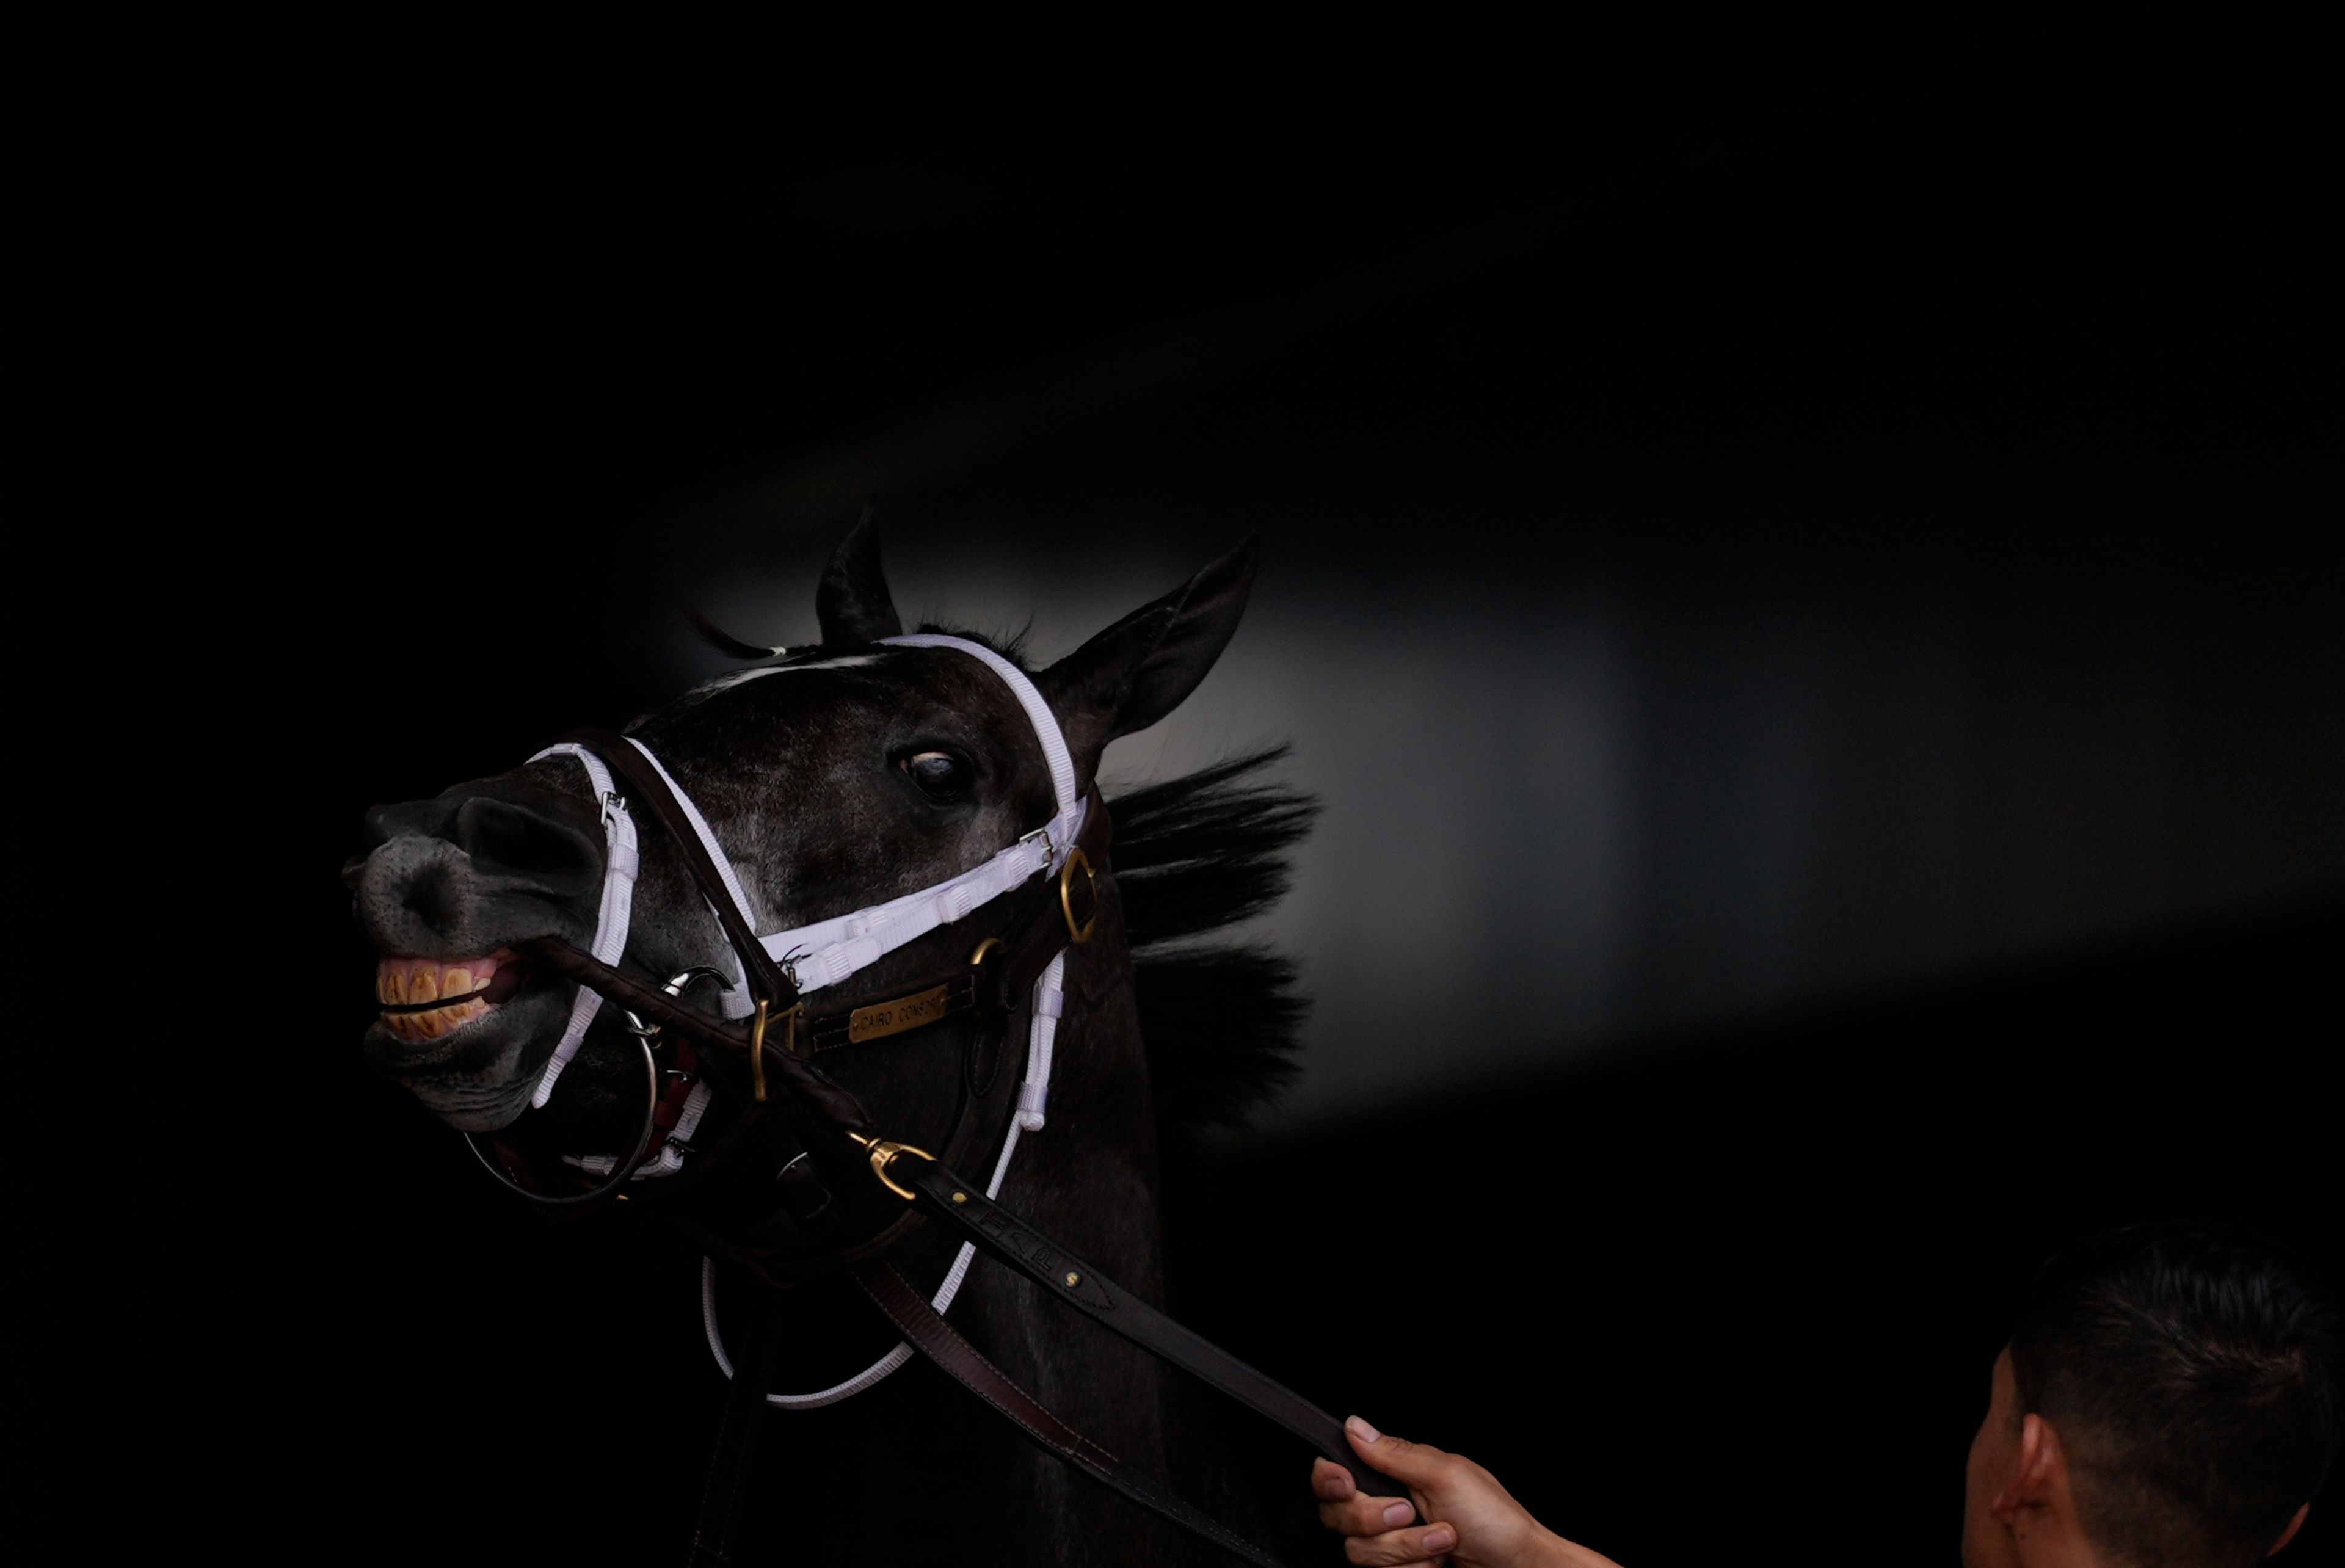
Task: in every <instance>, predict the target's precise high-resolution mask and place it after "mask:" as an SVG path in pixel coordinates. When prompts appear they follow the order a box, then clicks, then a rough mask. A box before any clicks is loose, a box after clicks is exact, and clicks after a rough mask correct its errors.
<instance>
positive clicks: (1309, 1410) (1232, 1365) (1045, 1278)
mask: <svg viewBox="0 0 2345 1568" xmlns="http://www.w3.org/2000/svg"><path fill="white" fill-rule="evenodd" d="M880 1168H881V1169H882V1173H883V1175H884V1177H885V1179H887V1180H888V1181H889V1182H890V1183H891V1184H893V1185H895V1186H897V1187H898V1189H900V1190H908V1191H909V1192H910V1193H912V1195H913V1199H912V1201H913V1203H914V1204H915V1205H916V1206H917V1207H918V1208H919V1209H920V1211H921V1212H922V1213H924V1214H926V1215H928V1216H929V1219H932V1220H935V1221H937V1222H939V1223H940V1224H942V1225H943V1226H944V1227H945V1228H946V1229H948V1230H950V1231H953V1232H955V1233H957V1234H959V1236H960V1237H961V1238H963V1239H966V1240H969V1241H974V1242H976V1243H977V1245H978V1246H979V1247H980V1249H982V1250H983V1251H984V1252H985V1253H986V1254H987V1256H989V1257H991V1258H994V1259H999V1260H1000V1261H1001V1262H1003V1263H1006V1264H1008V1265H1009V1266H1010V1268H1011V1269H1013V1270H1017V1271H1018V1272H1019V1273H1020V1274H1023V1275H1025V1276H1026V1278H1028V1279H1029V1280H1033V1281H1034V1282H1035V1283H1036V1284H1038V1285H1040V1286H1041V1288H1042V1293H1043V1294H1044V1295H1046V1296H1051V1297H1054V1298H1056V1299H1057V1300H1061V1301H1062V1302H1064V1303H1066V1304H1067V1305H1068V1306H1070V1307H1072V1308H1073V1309H1074V1310H1076V1311H1078V1312H1081V1313H1082V1314H1083V1316H1085V1317H1087V1318H1089V1319H1091V1321H1093V1322H1095V1323H1098V1324H1101V1326H1103V1327H1105V1328H1107V1329H1109V1330H1112V1331H1113V1332H1115V1333H1117V1334H1119V1335H1121V1336H1122V1337H1123V1338H1124V1339H1127V1340H1131V1341H1132V1343H1133V1344H1135V1345H1138V1346H1139V1347H1140V1348H1141V1349H1142V1350H1143V1351H1147V1352H1148V1353H1149V1354H1150V1355H1152V1356H1154V1357H1155V1358H1156V1359H1157V1360H1159V1361H1164V1362H1167V1363H1169V1364H1170V1365H1173V1366H1176V1367H1178V1368H1180V1369H1181V1370H1182V1371H1184V1372H1187V1373H1189V1374H1190V1375H1191V1376H1193V1377H1194V1378H1196V1379H1197V1380H1198V1381H1201V1382H1203V1383H1206V1384H1208V1385H1210V1386H1211V1387H1213V1388H1215V1389H1218V1390H1220V1391H1222V1392H1223V1393H1224V1394H1227V1395H1228V1396H1229V1397H1230V1398H1232V1399H1233V1400H1235V1401H1238V1402H1239V1403H1240V1404H1242V1405H1244V1406H1245V1407H1246V1408H1247V1409H1248V1410H1251V1411H1254V1413H1255V1414H1257V1415H1260V1416H1263V1417H1265V1418H1266V1419H1268V1420H1270V1421H1275V1422H1277V1423H1278V1424H1279V1425H1280V1426H1283V1427H1284V1428H1285V1429H1286V1430H1287V1431H1291V1432H1293V1433H1294V1435H1295V1436H1297V1437H1299V1438H1301V1439H1302V1440H1303V1441H1304V1442H1307V1443H1309V1444H1310V1445H1311V1446H1312V1447H1313V1448H1315V1449H1316V1450H1317V1451H1318V1452H1320V1453H1321V1454H1322V1455H1324V1456H1325V1458H1327V1459H1330V1460H1332V1461H1334V1462H1335V1463H1337V1464H1340V1465H1342V1466H1343V1467H1344V1468H1345V1470H1348V1471H1350V1472H1352V1477H1353V1480H1354V1481H1355V1482H1356V1483H1357V1485H1358V1486H1359V1489H1360V1490H1361V1491H1362V1492H1368V1493H1370V1494H1372V1495H1376V1496H1397V1495H1399V1494H1400V1493H1401V1492H1402V1487H1401V1486H1400V1483H1398V1482H1394V1481H1392V1480H1389V1479H1387V1478H1386V1477H1385V1476H1382V1475H1379V1474H1377V1473H1376V1472H1375V1471H1372V1470H1370V1469H1368V1468H1367V1467H1366V1466H1365V1465H1364V1464H1362V1463H1361V1462H1360V1461H1359V1458H1358V1456H1356V1455H1355V1454H1354V1453H1353V1452H1352V1448H1351V1444H1350V1443H1349V1442H1347V1441H1346V1440H1345V1436H1344V1423H1343V1422H1341V1421H1337V1420H1336V1419H1335V1417H1334V1416H1332V1415H1329V1414H1328V1413H1327V1412H1326V1411H1323V1410H1321V1409H1320V1408H1319V1407H1318V1406H1317V1405H1315V1404H1313V1403H1312V1402H1311V1401H1309V1400H1306V1399H1304V1397H1303V1396H1302V1395H1300V1394H1298V1393H1296V1392H1295V1391H1294V1390H1292V1389H1290V1388H1288V1387H1286V1386H1285V1385H1284V1384H1283V1383H1281V1382H1279V1381H1276V1380H1275V1379H1273V1378H1269V1377H1265V1376H1264V1374H1263V1373H1261V1372H1259V1371H1255V1370H1254V1368H1252V1367H1250V1366H1248V1365H1246V1363H1245V1362H1244V1361H1240V1360H1238V1359H1237V1358H1236V1357H1235V1356H1233V1355H1231V1354H1230V1353H1229V1352H1228V1351H1224V1350H1223V1349H1222V1348H1221V1347H1220V1346H1219V1345H1216V1344H1214V1343H1213V1341H1212V1340H1208V1339H1205V1338H1204V1337H1203V1335H1201V1334H1199V1333H1197V1332H1196V1331H1195V1330H1192V1329H1189V1328H1186V1327H1184V1326H1183V1325H1182V1324H1181V1323H1179V1322H1176V1321H1175V1320H1173V1319H1172V1318H1169V1317H1167V1316H1166V1315H1165V1314H1164V1313H1162V1312H1161V1311H1159V1310H1156V1309H1155V1308H1154V1307H1152V1306H1151V1305H1149V1304H1148V1303H1147V1302H1146V1301H1143V1300H1141V1299H1140V1298H1139V1297H1137V1296H1135V1295H1133V1294H1132V1292H1131V1291H1129V1290H1125V1289H1124V1288H1123V1287H1122V1286H1121V1285H1119V1284H1117V1283H1116V1282H1115V1281H1114V1280H1111V1279H1109V1278H1108V1277H1107V1276H1106V1275H1105V1274H1103V1273H1101V1272H1100V1270H1097V1269H1095V1268H1093V1267H1092V1266H1091V1265H1090V1264H1089V1263H1086V1262H1084V1261H1083V1260H1082V1259H1080V1258H1078V1257H1076V1256H1075V1255H1074V1254H1073V1253H1071V1252H1070V1251H1068V1250H1067V1249H1065V1248H1063V1247H1061V1246H1060V1245H1059V1244H1058V1243H1057V1242H1055V1241H1053V1240H1051V1239H1050V1238H1049V1237H1047V1236H1045V1235H1043V1234H1042V1233H1041V1231H1039V1230H1037V1229H1034V1228H1033V1227H1032V1226H1030V1225H1029V1224H1027V1223H1026V1222H1025V1221H1024V1220H1022V1219H1019V1218H1018V1216H1016V1215H1015V1214H1012V1213H1010V1210H1008V1209H1004V1208H1002V1207H1001V1206H1000V1204H998V1203H995V1202H994V1201H993V1200H992V1199H989V1198H987V1197H986V1195H985V1189H984V1188H982V1187H980V1186H978V1185H976V1184H975V1183H973V1182H971V1181H970V1180H969V1179H968V1178H967V1177H964V1176H961V1175H960V1174H959V1173H958V1172H956V1171H954V1170H953V1169H952V1168H951V1167H949V1166H948V1165H947V1164H945V1162H944V1161H942V1160H940V1159H921V1158H918V1156H917V1155H914V1154H912V1153H911V1152H910V1151H909V1150H908V1151H906V1152H905V1153H904V1154H902V1155H898V1156H896V1157H894V1158H889V1159H888V1160H886V1161H885V1162H884V1163H882V1164H881V1166H880Z"/></svg>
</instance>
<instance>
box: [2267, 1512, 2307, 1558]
mask: <svg viewBox="0 0 2345 1568" xmlns="http://www.w3.org/2000/svg"><path fill="white" fill-rule="evenodd" d="M2309 1512H2312V1504H2310V1503H2309V1502H2299V1503H2298V1504H2297V1505H2296V1517H2295V1518H2293V1519H2291V1520H2289V1522H2288V1528H2287V1529H2285V1530H2283V1531H2281V1532H2280V1533H2279V1540H2277V1541H2275V1542H2273V1543H2271V1552H2267V1553H2264V1555H2265V1556H2267V1557H2269V1556H2270V1555H2271V1554H2272V1552H2278V1551H2279V1549H2280V1548H2281V1547H2283V1546H2285V1545H2287V1544H2288V1543H2289V1542H2291V1541H2293V1540H2295V1539H2296V1533H2297V1532H2298V1531H2299V1530H2301V1529H2303V1528H2304V1516H2305V1515H2306V1514H2308V1513H2309Z"/></svg>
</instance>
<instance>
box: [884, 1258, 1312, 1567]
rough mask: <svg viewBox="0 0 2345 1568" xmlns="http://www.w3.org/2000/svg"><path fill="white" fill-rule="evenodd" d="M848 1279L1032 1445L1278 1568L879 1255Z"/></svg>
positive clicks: (1234, 1551)
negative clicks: (1075, 1419)
mask: <svg viewBox="0 0 2345 1568" xmlns="http://www.w3.org/2000/svg"><path fill="white" fill-rule="evenodd" d="M855 1282H856V1283H857V1284H858V1285H860V1286H862V1287H863V1291H864V1294H866V1295H868V1296H869V1297H870V1298H871V1300H873V1301H874V1302H875V1303H876V1304H877V1305H878V1308H879V1310H881V1311H883V1312H885V1313H887V1314H888V1320H890V1321H891V1322H893V1323H894V1324H895V1325H896V1327H897V1328H898V1330H900V1331H901V1332H902V1333H903V1336H904V1339H905V1341H906V1342H907V1343H909V1345H911V1346H912V1348H913V1349H915V1350H917V1351H919V1352H920V1354H922V1355H924V1356H926V1357H927V1358H928V1359H929V1361H933V1362H935V1363H936V1364H937V1366H938V1367H939V1368H940V1369H942V1370H943V1371H945V1373H946V1374H947V1375H949V1377H951V1378H952V1380H953V1381H955V1382H958V1383H959V1384H960V1386H961V1387H963V1388H965V1389H967V1390H969V1392H971V1393H973V1394H975V1395H976V1396H977V1397H978V1398H980V1399H981V1400H983V1401H985V1402H986V1403H987V1404H989V1405H990V1406H992V1407H993V1409H994V1411H996V1412H997V1413H999V1414H1000V1415H1001V1416H1002V1417H1003V1418H1004V1419H1006V1420H1008V1421H1010V1424H1011V1425H1013V1426H1015V1427H1017V1428H1018V1430H1019V1431H1022V1432H1024V1433H1025V1434H1026V1436H1027V1437H1028V1438H1029V1439H1030V1441H1032V1442H1034V1443H1035V1444H1037V1445H1038V1446H1040V1447H1041V1448H1043V1449H1045V1450H1047V1451H1049V1452H1051V1453H1053V1454H1056V1455H1057V1456H1058V1457H1059V1458H1061V1459H1063V1460H1065V1461H1067V1462H1069V1463H1071V1464H1072V1465H1073V1466H1074V1467H1075V1469H1077V1470H1078V1471H1081V1472H1082V1473H1083V1474H1085V1475H1088V1476H1090V1477H1091V1479H1092V1480H1093V1481H1096V1482H1101V1484H1102V1485H1105V1486H1108V1487H1112V1489H1114V1490H1115V1491H1116V1492H1121V1493H1122V1494H1123V1495H1124V1496H1125V1497H1128V1498H1130V1499H1131V1500H1132V1502H1137V1503H1138V1504H1140V1505H1141V1506H1142V1508H1145V1509H1147V1510H1148V1511H1149V1512H1152V1513H1154V1514H1157V1515H1159V1516H1160V1517H1162V1518H1164V1519H1167V1520H1170V1521H1171V1522H1173V1523H1174V1524H1177V1525H1179V1526H1180V1527H1181V1528H1182V1529H1183V1530H1186V1531H1188V1532H1189V1533H1191V1534H1193V1535H1194V1536H1197V1537H1198V1538H1199V1539H1200V1540H1203V1541H1207V1542H1210V1543H1213V1545H1215V1546H1218V1547H1220V1548H1221V1549H1222V1550H1223V1551H1224V1552H1226V1553H1229V1554H1230V1555H1231V1556H1233V1557H1235V1558H1238V1559H1239V1560H1240V1561H1242V1562H1246V1563H1254V1564H1255V1565H1256V1568H1284V1564H1283V1563H1280V1562H1279V1560H1278V1559H1277V1558H1275V1557H1274V1556H1272V1555H1271V1554H1270V1553H1267V1552H1265V1551H1264V1550H1263V1549H1262V1548H1261V1547H1259V1546H1256V1545H1255V1544H1254V1543H1253V1542H1251V1541H1248V1540H1247V1539H1245V1537H1244V1536H1242V1535H1239V1534H1237V1533H1234V1532H1233V1531H1231V1530H1230V1529H1228V1528H1227V1527H1226V1526H1224V1525H1223V1523H1222V1522H1220V1521H1219V1520H1217V1519H1215V1518H1213V1515H1211V1514H1209V1513H1206V1512H1203V1511H1202V1510H1199V1509H1195V1508H1192V1507H1191V1506H1190V1505H1189V1504H1187V1503H1185V1502H1182V1501H1181V1500H1180V1499H1179V1498H1178V1497H1175V1496H1173V1493H1171V1492H1167V1491H1166V1490H1165V1489H1164V1488H1163V1487H1162V1486H1160V1485H1158V1484H1157V1482H1155V1481H1154V1480H1153V1479H1152V1478H1151V1477H1150V1476H1149V1475H1147V1474H1146V1473H1145V1472H1142V1471H1139V1470H1135V1469H1133V1468H1132V1466H1131V1465H1128V1464H1126V1463H1124V1462H1122V1460H1120V1459H1118V1458H1116V1457H1115V1455H1113V1454H1112V1453H1110V1452H1108V1451H1107V1450H1105V1449H1103V1448H1101V1447H1100V1446H1099V1444H1097V1443H1095V1442H1091V1439H1089V1438H1087V1437H1085V1436H1083V1434H1082V1433H1081V1432H1079V1431H1076V1430H1075V1429H1074V1428H1072V1427H1071V1426H1069V1425H1068V1424H1067V1423H1066V1422H1065V1421H1061V1420H1060V1419H1059V1418H1058V1417H1057V1416H1056V1415H1054V1414H1052V1413H1051V1410H1050V1409H1049V1407H1047V1406H1045V1405H1044V1404H1043V1403H1042V1402H1041V1401H1039V1400H1037V1399H1035V1398H1034V1397H1033V1396H1032V1395H1031V1394H1029V1393H1028V1392H1027V1391H1025V1390H1023V1389H1021V1388H1020V1387H1019V1386H1018V1385H1017V1384H1016V1383H1014V1382H1012V1381H1010V1379H1009V1377H1008V1376H1007V1375H1006V1374H1004V1373H1003V1372H1002V1371H1001V1369H1000V1368H999V1367H997V1366H995V1365H994V1364H993V1363H992V1362H991V1361H987V1360H986V1359H985V1357H984V1355H983V1354H982V1353H981V1352H980V1351H979V1350H978V1348H977V1347H976V1346H974V1345H972V1344H970V1343H969V1341H968V1340H964V1339H962V1338H961V1337H960V1332H959V1330H957V1329H955V1328H954V1327H953V1326H952V1325H951V1324H950V1323H948V1322H946V1321H945V1320H944V1319H943V1317H942V1316H941V1315H939V1313H938V1311H937V1310H936V1309H935V1308H933V1307H931V1306H929V1303H928V1302H927V1300H924V1299H923V1298H922V1297H921V1295H920V1293H919V1291H918V1290H914V1289H913V1288H912V1286H911V1283H910V1281H909V1280H906V1279H905V1278H904V1277H903V1276H902V1275H901V1274H898V1272H897V1271H896V1270H895V1269H894V1267H893V1266H892V1265H889V1264H888V1263H885V1262H880V1261H878V1260H874V1261H871V1262H867V1263H858V1264H857V1265H856V1267H855Z"/></svg>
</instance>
